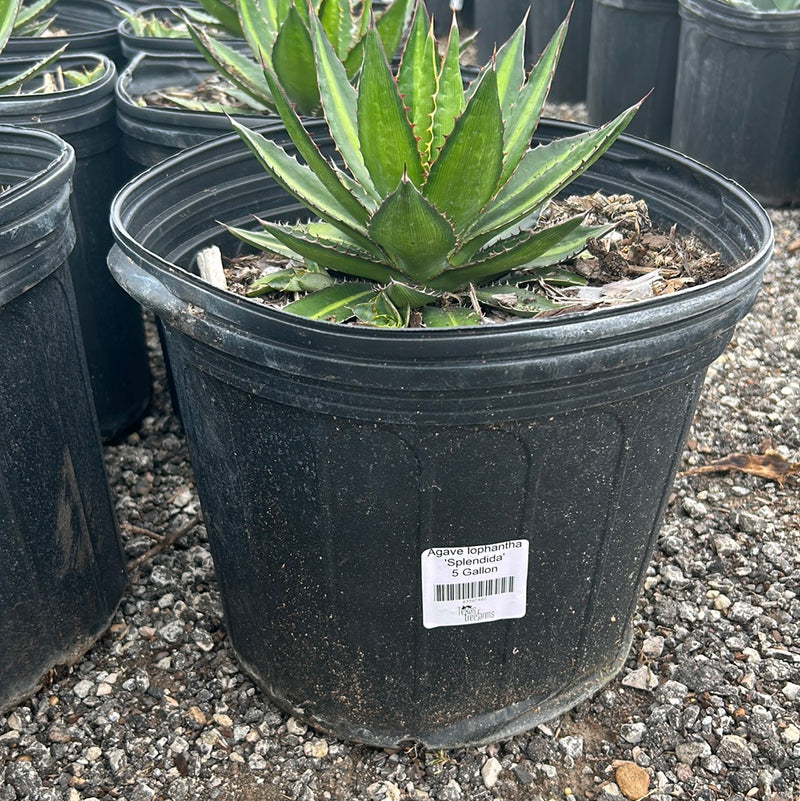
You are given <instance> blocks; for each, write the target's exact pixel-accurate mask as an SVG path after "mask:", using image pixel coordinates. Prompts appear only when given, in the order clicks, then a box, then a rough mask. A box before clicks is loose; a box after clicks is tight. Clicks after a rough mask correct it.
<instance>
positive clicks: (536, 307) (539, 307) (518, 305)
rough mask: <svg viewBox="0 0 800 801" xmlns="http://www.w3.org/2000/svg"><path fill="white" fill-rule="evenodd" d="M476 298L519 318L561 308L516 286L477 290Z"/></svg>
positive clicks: (502, 285)
mask: <svg viewBox="0 0 800 801" xmlns="http://www.w3.org/2000/svg"><path fill="white" fill-rule="evenodd" d="M475 297H476V298H478V300H479V301H480V302H481V303H485V304H486V305H487V306H493V307H494V308H496V309H503V311H507V312H510V313H511V314H514V315H516V316H517V317H535V316H536V315H537V314H541V313H542V312H543V311H553V310H554V309H559V308H561V307H560V305H559V304H558V303H554V302H553V301H552V300H550V298H548V297H546V296H545V295H542V294H541V293H539V292H535V291H534V290H532V289H525V288H523V287H520V286H515V285H514V284H493V285H492V286H486V287H479V288H476V289H475Z"/></svg>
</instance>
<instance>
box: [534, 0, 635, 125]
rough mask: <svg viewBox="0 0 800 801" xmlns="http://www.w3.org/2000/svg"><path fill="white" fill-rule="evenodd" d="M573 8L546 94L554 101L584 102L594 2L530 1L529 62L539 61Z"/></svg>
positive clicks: (565, 0)
mask: <svg viewBox="0 0 800 801" xmlns="http://www.w3.org/2000/svg"><path fill="white" fill-rule="evenodd" d="M570 8H572V14H571V16H570V18H569V31H567V38H566V39H565V41H564V48H563V50H562V51H561V57H560V58H559V60H558V64H559V66H558V69H557V70H556V73H555V75H554V76H553V82H552V84H551V85H550V92H549V93H548V95H547V96H548V98H549V99H550V100H551V101H553V102H563V103H582V102H583V101H584V100H586V80H587V75H588V71H589V41H590V33H591V26H592V4H591V2H588V1H587V2H581V3H575V4H573V2H572V0H537V2H535V3H531V21H530V25H529V26H528V52H527V61H528V63H530V64H534V63H535V62H536V60H537V59H538V58H539V55H540V54H541V53H542V52H543V51H544V49H545V47H547V42H548V41H549V39H550V36H552V35H553V31H555V30H556V28H558V26H559V25H560V24H561V22H562V20H564V18H565V17H566V16H567V14H568V13H569V10H570ZM640 113H641V112H640Z"/></svg>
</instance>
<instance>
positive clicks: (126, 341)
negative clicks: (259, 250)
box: [0, 53, 150, 439]
mask: <svg viewBox="0 0 800 801" xmlns="http://www.w3.org/2000/svg"><path fill="white" fill-rule="evenodd" d="M100 60H102V62H103V65H104V73H103V75H102V77H101V78H99V79H98V80H97V81H95V82H93V83H92V84H90V85H88V86H84V87H80V88H75V89H68V90H65V91H61V92H52V93H47V94H24V95H3V96H2V97H0V119H2V120H3V122H4V123H7V124H12V125H20V126H23V127H26V128H37V129H41V130H46V131H51V132H52V133H55V134H58V135H60V136H61V137H62V138H63V139H65V140H66V141H67V142H69V144H70V145H72V147H73V149H74V150H75V156H76V162H75V174H74V176H73V179H72V185H73V193H72V213H73V218H74V221H75V228H76V230H77V243H76V245H75V249H74V250H73V252H72V254H71V255H70V257H69V266H70V271H71V272H72V279H73V282H74V285H75V293H76V295H77V299H78V312H79V315H80V320H81V329H82V331H83V338H84V342H85V346H86V358H87V361H88V365H89V375H90V377H91V381H92V388H93V390H94V398H95V405H96V408H97V416H98V419H99V421H100V431H101V433H102V435H103V437H104V438H105V439H114V438H116V437H118V436H119V435H120V434H122V433H124V432H125V431H127V430H128V429H130V428H132V427H133V426H134V425H135V424H136V423H137V422H138V421H139V420H140V419H141V417H142V415H143V414H144V411H145V409H146V408H147V405H148V403H149V401H150V367H149V363H148V356H147V349H146V345H145V337H144V327H143V324H142V316H141V311H140V309H139V307H138V305H137V304H136V303H134V302H132V301H131V299H130V297H128V295H127V294H125V293H124V292H122V291H121V290H120V288H119V286H118V285H117V284H116V282H115V281H114V280H113V278H112V277H111V275H110V274H109V272H108V268H107V267H106V254H107V253H108V249H109V247H110V246H111V243H112V236H111V229H110V228H109V224H108V210H109V207H110V205H111V200H112V198H113V197H114V194H115V192H116V191H117V189H119V187H120V186H121V185H122V183H123V182H124V180H125V178H126V175H125V173H124V169H123V160H122V150H121V147H120V135H119V131H118V129H117V125H116V120H115V103H114V86H115V83H116V77H117V72H116V69H115V67H114V64H113V63H112V62H111V61H109V60H108V58H106V57H104V56H100V55H95V54H91V53H88V54H75V55H65V56H62V58H61V59H60V60H59V64H60V66H62V67H63V68H64V69H80V68H84V67H85V68H89V69H91V68H92V67H94V66H95V65H96V64H97V63H98V61H100ZM28 63H29V62H27V61H25V60H16V59H11V60H7V61H0V77H9V76H10V75H12V74H16V73H18V72H20V71H21V70H22V69H23V68H24V66H25V65H26V64H28ZM30 63H32V62H30Z"/></svg>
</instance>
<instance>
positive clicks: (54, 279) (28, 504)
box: [0, 126, 125, 711]
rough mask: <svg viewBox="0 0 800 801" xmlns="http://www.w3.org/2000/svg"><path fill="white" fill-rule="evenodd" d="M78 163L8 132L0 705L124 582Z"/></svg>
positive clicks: (102, 616)
mask: <svg viewBox="0 0 800 801" xmlns="http://www.w3.org/2000/svg"><path fill="white" fill-rule="evenodd" d="M73 163H74V162H73V154H72V150H71V149H70V148H69V146H68V145H66V144H65V143H64V142H63V141H61V140H60V139H58V138H57V137H55V136H53V135H52V134H49V133H44V132H42V131H31V130H24V129H21V128H12V127H6V126H0V185H8V184H11V185H12V188H11V189H9V190H7V191H5V192H2V193H0V342H2V343H3V347H2V351H0V431H2V432H3V445H2V451H0V551H2V554H3V557H2V559H0V643H2V644H3V645H2V647H0V711H3V710H5V709H7V708H9V707H10V706H12V705H13V704H15V703H17V702H19V701H21V700H22V699H23V698H25V697H26V696H28V695H29V694H30V693H32V692H33V691H34V690H35V689H36V687H37V685H38V684H39V682H40V681H41V679H43V678H44V677H45V676H46V674H47V672H48V671H49V670H50V669H51V668H53V667H55V666H56V665H63V664H72V663H73V662H75V661H76V660H77V659H78V658H79V657H80V656H81V655H82V654H83V653H84V652H85V651H86V650H87V649H88V648H89V647H90V646H91V645H92V643H93V642H94V641H95V640H96V639H97V638H98V637H99V636H100V635H101V634H102V633H103V632H104V631H105V630H106V628H107V627H108V625H109V623H110V621H111V618H112V616H113V614H114V611H115V609H116V607H117V604H118V603H119V601H120V598H121V596H122V593H123V591H124V588H125V567H124V564H125V563H124V559H123V553H122V549H121V547H120V541H119V536H118V532H117V527H116V522H115V519H114V512H113V506H112V501H111V497H110V493H109V489H108V483H107V481H106V475H105V470H104V466H103V452H102V448H101V445H100V437H99V435H98V430H97V422H96V419H95V414H94V409H93V405H92V397H91V389H90V386H89V377H88V375H87V372H86V363H85V361H84V357H83V346H82V343H81V336H80V326H79V323H78V315H77V311H76V307H75V297H74V294H73V290H72V281H71V279H70V274H69V270H68V268H67V264H66V259H67V254H68V253H69V250H70V247H71V246H72V243H73V241H74V233H73V229H72V224H71V222H70V211H69V176H70V174H71V172H72V167H73Z"/></svg>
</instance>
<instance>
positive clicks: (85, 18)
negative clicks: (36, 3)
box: [3, 0, 129, 66]
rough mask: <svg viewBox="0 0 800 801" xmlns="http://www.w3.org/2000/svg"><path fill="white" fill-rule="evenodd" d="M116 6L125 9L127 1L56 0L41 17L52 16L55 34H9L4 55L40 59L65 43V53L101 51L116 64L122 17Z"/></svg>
mask: <svg viewBox="0 0 800 801" xmlns="http://www.w3.org/2000/svg"><path fill="white" fill-rule="evenodd" d="M119 9H123V10H125V11H128V10H129V8H128V4H127V3H125V2H121V3H120V2H117V0H113V2H112V1H111V0H58V2H57V3H56V4H55V5H54V6H53V8H52V9H49V10H48V11H46V12H45V13H44V14H43V16H44V17H51V16H55V20H54V22H53V26H52V27H53V29H55V31H56V32H55V33H54V34H53V35H47V36H12V37H11V39H9V40H8V43H7V44H6V47H5V49H4V51H3V55H4V56H14V57H16V58H37V57H38V58H42V57H43V56H46V55H48V54H50V53H52V52H53V51H54V50H57V49H58V48H59V47H63V46H64V45H69V52H70V53H75V52H78V51H80V52H83V53H86V52H92V53H102V54H103V55H104V56H108V57H109V58H110V59H111V60H112V61H113V62H114V63H115V64H117V66H120V65H121V63H122V51H121V49H120V44H119V36H118V35H117V26H118V25H119V23H120V20H121V19H122V16H121V15H120V12H119Z"/></svg>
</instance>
